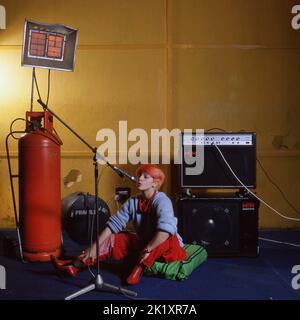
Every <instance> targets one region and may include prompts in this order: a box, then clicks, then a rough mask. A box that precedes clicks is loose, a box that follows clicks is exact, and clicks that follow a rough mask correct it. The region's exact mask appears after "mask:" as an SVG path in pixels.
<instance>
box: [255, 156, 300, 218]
mask: <svg viewBox="0 0 300 320" xmlns="http://www.w3.org/2000/svg"><path fill="white" fill-rule="evenodd" d="M256 161H257V162H258V164H259V165H260V167H261V169H262V171H263V173H264V174H265V175H266V177H267V178H268V180H269V181H270V182H271V183H272V184H273V186H275V187H276V189H277V190H278V191H279V192H280V194H281V195H282V197H283V199H284V200H285V201H286V202H287V203H288V205H289V206H290V207H291V208H292V209H293V210H294V211H295V212H296V213H297V214H299V215H300V212H299V211H298V210H297V209H296V207H295V206H294V205H293V204H292V203H291V202H290V201H289V200H288V199H287V197H286V195H285V194H284V192H283V191H282V190H281V189H280V187H279V186H278V185H277V184H276V183H275V182H274V181H273V180H272V179H271V177H270V176H269V174H268V172H267V171H266V169H265V168H264V167H263V165H262V163H261V162H260V160H259V159H258V158H256Z"/></svg>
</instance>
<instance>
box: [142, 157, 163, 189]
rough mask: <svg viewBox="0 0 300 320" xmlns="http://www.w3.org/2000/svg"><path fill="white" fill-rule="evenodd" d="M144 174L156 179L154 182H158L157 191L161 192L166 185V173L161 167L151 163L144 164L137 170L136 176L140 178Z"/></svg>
mask: <svg viewBox="0 0 300 320" xmlns="http://www.w3.org/2000/svg"><path fill="white" fill-rule="evenodd" d="M143 172H146V173H147V174H149V176H151V177H152V178H153V179H154V181H155V182H157V189H158V190H159V189H160V188H161V186H162V184H163V183H164V181H165V177H166V176H165V174H164V172H163V171H162V170H161V169H160V167H159V166H157V165H155V164H151V163H149V164H142V165H141V166H139V167H138V169H137V170H136V175H137V176H140V175H141V174H142V173H143Z"/></svg>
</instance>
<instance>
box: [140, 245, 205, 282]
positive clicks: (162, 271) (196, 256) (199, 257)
mask: <svg viewBox="0 0 300 320" xmlns="http://www.w3.org/2000/svg"><path fill="white" fill-rule="evenodd" d="M184 249H185V251H186V260H184V261H174V262H170V263H165V262H159V261H155V262H154V263H153V265H152V267H151V268H146V269H145V270H144V275H157V276H160V277H163V278H166V279H169V280H185V279H187V278H188V276H189V275H190V274H191V273H192V272H193V271H194V270H195V269H196V268H197V267H199V266H200V264H201V263H203V262H204V261H205V260H206V259H207V251H206V250H205V249H204V248H203V247H201V246H199V245H194V244H185V245H184Z"/></svg>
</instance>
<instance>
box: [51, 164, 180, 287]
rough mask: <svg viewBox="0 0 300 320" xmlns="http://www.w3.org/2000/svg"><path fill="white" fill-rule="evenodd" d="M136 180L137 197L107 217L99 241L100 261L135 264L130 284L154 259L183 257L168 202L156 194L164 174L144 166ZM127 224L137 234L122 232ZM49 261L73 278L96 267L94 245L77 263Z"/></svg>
mask: <svg viewBox="0 0 300 320" xmlns="http://www.w3.org/2000/svg"><path fill="white" fill-rule="evenodd" d="M137 177H138V183H137V188H138V190H139V191H140V194H139V195H138V196H135V197H131V198H130V199H129V200H128V201H127V202H126V203H125V204H124V205H123V207H122V208H121V209H120V210H119V211H118V212H117V213H116V214H115V215H113V216H111V217H110V218H109V220H108V222H107V226H106V227H105V228H104V230H103V231H102V232H101V233H100V235H99V238H98V242H99V259H100V261H105V260H107V259H112V260H123V259H124V258H128V257H130V261H132V262H133V264H134V267H133V269H132V271H131V273H130V274H129V276H128V277H127V279H126V282H127V284H130V285H134V284H137V283H139V281H140V278H141V276H142V273H143V270H144V268H145V267H148V268H150V267H151V266H152V264H153V263H154V261H155V260H160V261H163V262H167V263H168V262H172V261H177V260H184V259H185V258H186V252H185V250H184V249H183V243H182V239H181V237H180V236H179V234H178V233H177V218H176V217H175V216H174V211H173V206H172V203H171V200H170V199H169V198H168V197H167V196H166V194H165V193H163V192H160V191H159V189H160V188H161V186H162V184H163V182H164V180H165V175H164V173H163V171H162V170H161V169H160V168H159V167H158V166H156V165H152V164H145V165H141V166H140V167H139V168H138V169H137ZM130 221H132V222H133V226H134V228H135V231H136V233H125V232H122V231H123V230H124V229H125V228H126V226H127V224H128V223H129V222H130ZM52 261H53V263H54V264H55V266H56V268H57V269H58V270H59V271H62V272H64V273H66V274H69V275H71V276H76V274H77V272H78V270H80V269H83V267H86V266H88V265H94V264H95V261H96V243H94V244H93V245H92V246H91V247H89V248H87V249H86V250H85V251H84V252H83V253H82V254H81V255H80V256H79V257H78V258H77V261H64V260H58V259H55V258H53V260H52Z"/></svg>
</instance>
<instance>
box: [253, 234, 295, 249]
mask: <svg viewBox="0 0 300 320" xmlns="http://www.w3.org/2000/svg"><path fill="white" fill-rule="evenodd" d="M258 239H259V240H263V241H269V242H274V243H280V244H285V245H288V246H292V247H297V248H300V244H295V243H290V242H284V241H278V240H273V239H269V238H263V237H258Z"/></svg>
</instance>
